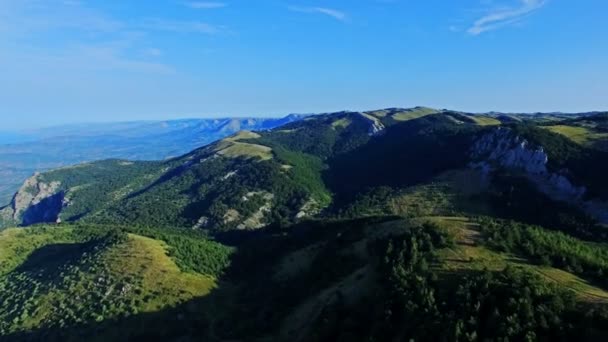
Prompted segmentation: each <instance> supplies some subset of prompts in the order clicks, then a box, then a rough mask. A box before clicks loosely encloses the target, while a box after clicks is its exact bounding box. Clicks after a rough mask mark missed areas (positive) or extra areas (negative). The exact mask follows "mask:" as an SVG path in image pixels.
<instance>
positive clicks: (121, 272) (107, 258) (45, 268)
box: [0, 227, 216, 334]
mask: <svg viewBox="0 0 608 342" xmlns="http://www.w3.org/2000/svg"><path fill="white" fill-rule="evenodd" d="M74 233H75V232H74V229H73V228H71V227H65V228H64V227H60V228H55V227H53V228H44V227H36V228H28V229H9V230H6V231H4V232H2V233H1V234H0V251H1V254H0V265H1V272H2V274H1V276H0V289H1V290H2V291H1V294H0V305H1V306H0V330H1V331H2V333H5V334H6V333H14V332H19V331H25V330H30V329H34V328H38V329H39V328H50V327H53V328H59V327H62V326H70V325H72V324H81V323H87V322H96V321H97V322H100V321H103V320H106V319H112V318H118V317H123V316H125V315H132V314H137V313H146V312H156V311H159V310H163V309H166V308H170V307H174V306H177V305H179V304H181V303H184V302H187V301H190V300H192V299H194V298H200V297H203V296H205V295H207V294H208V293H209V292H210V291H211V290H212V289H213V288H215V286H216V280H215V278H214V277H212V276H208V275H202V274H199V273H195V272H188V273H185V272H183V271H181V270H180V268H179V267H178V266H177V265H176V262H175V260H173V259H172V258H170V257H169V256H168V246H167V244H166V243H165V242H163V241H159V240H155V239H151V238H147V237H143V236H139V235H134V234H129V235H128V236H127V237H126V239H125V240H124V241H121V242H118V243H116V244H112V245H109V246H95V247H94V248H89V247H83V246H85V245H86V242H85V243H83V242H81V241H79V240H81V239H80V238H79V237H78V235H77V234H74Z"/></svg>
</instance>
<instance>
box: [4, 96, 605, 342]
mask: <svg viewBox="0 0 608 342" xmlns="http://www.w3.org/2000/svg"><path fill="white" fill-rule="evenodd" d="M286 121H288V122H283V123H284V124H282V125H280V124H281V123H276V126H277V127H276V128H272V129H267V128H269V127H252V128H254V129H253V130H243V128H247V127H244V126H243V125H241V126H239V127H238V132H236V133H234V134H231V135H229V136H226V137H222V138H221V139H219V140H217V141H214V142H212V143H210V144H205V142H200V141H199V144H198V145H196V144H195V143H194V142H192V141H191V140H187V139H186V140H174V142H175V145H171V143H166V141H172V140H161V141H165V143H163V144H161V143H158V144H157V145H154V144H152V143H150V145H149V146H148V147H147V149H156V148H157V147H158V148H160V146H161V145H162V146H165V145H168V146H178V145H180V144H185V143H184V141H188V144H190V145H187V146H190V147H191V148H192V150H191V151H188V152H185V153H183V154H180V153H177V151H181V150H179V149H178V147H174V148H173V149H172V150H170V151H169V149H167V150H166V151H167V152H165V154H163V156H162V157H159V159H162V158H163V157H164V156H168V155H171V156H173V157H172V158H169V159H162V160H158V161H137V160H130V159H129V158H127V159H124V158H115V159H106V160H101V161H93V162H88V163H82V164H78V165H73V166H66V167H63V168H59V169H53V170H48V171H45V172H42V173H37V174H35V175H33V176H31V177H30V178H28V179H27V180H26V181H25V182H24V183H23V185H21V186H20V188H19V190H18V191H17V192H16V194H15V195H14V196H13V197H12V201H11V202H10V204H8V205H7V206H5V207H3V208H1V209H0V227H2V228H3V229H4V230H3V231H1V232H0V290H1V291H0V335H1V336H2V337H3V338H4V339H6V340H9V341H12V340H14V341H21V340H50V341H52V340H58V341H66V340H68V341H72V340H73V341H78V340H99V341H105V340H117V341H122V340H148V339H161V340H170V341H173V340H174V341H194V340H208V341H227V340H231V341H403V340H408V341H409V340H430V341H436V340H446V341H477V340H480V341H485V340H504V341H507V340H511V341H520V340H527V341H535V340H543V341H553V340H572V339H578V340H589V341H594V340H604V339H606V338H608V281H607V280H606V274H608V231H607V230H606V229H607V224H608V178H607V177H606V175H607V174H608V144H607V143H608V113H601V112H598V113H582V114H572V115H565V114H559V113H552V114H535V115H513V114H501V113H489V114H470V113H463V112H456V111H450V110H434V109H429V108H422V107H417V108H412V109H398V108H392V109H384V110H376V111H368V112H350V111H345V112H339V113H331V114H322V115H312V116H307V117H297V118H294V117H289V118H288V119H286ZM279 125H280V126H279ZM176 132H177V130H176ZM233 132H234V130H233ZM168 135H172V134H171V133H168ZM175 135H176V136H177V134H175ZM218 138H219V136H218ZM176 139H177V138H176ZM135 140H137V139H135ZM148 141H152V140H148ZM195 145H196V146H195ZM179 148H185V147H184V146H180V147H179ZM157 152H158V151H148V152H146V153H151V154H149V155H147V156H151V157H153V155H152V153H157ZM125 153H127V152H125ZM127 157H128V155H127ZM132 159H137V158H132ZM143 159H148V158H143ZM87 160H88V159H87Z"/></svg>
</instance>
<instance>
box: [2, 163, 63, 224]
mask: <svg viewBox="0 0 608 342" xmlns="http://www.w3.org/2000/svg"><path fill="white" fill-rule="evenodd" d="M60 186H61V184H60V183H59V182H49V183H47V182H44V181H43V180H42V179H41V175H40V174H35V175H34V176H32V177H30V178H28V179H27V180H26V181H25V183H23V185H22V186H21V188H20V189H19V191H18V192H17V193H16V194H15V196H14V197H13V200H12V202H11V204H10V205H9V206H7V207H5V208H3V209H2V210H1V211H0V218H1V221H2V222H0V224H1V225H4V226H6V225H10V224H18V225H31V224H36V223H43V222H57V221H58V219H59V214H60V212H61V209H62V208H63V205H64V197H65V196H64V192H63V191H60V190H59V188H60Z"/></svg>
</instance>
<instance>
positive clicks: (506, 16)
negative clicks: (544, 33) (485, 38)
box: [467, 0, 549, 36]
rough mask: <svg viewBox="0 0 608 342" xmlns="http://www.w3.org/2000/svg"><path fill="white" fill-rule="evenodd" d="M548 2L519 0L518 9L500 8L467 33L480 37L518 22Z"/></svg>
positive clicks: (484, 17) (544, 0) (478, 22)
mask: <svg viewBox="0 0 608 342" xmlns="http://www.w3.org/2000/svg"><path fill="white" fill-rule="evenodd" d="M548 1H549V0H520V6H519V7H510V8H501V9H497V10H494V11H491V12H489V13H488V14H486V15H485V16H483V17H481V18H480V19H478V20H477V21H475V23H474V24H473V26H471V27H470V28H469V29H468V30H467V32H468V33H469V34H472V35H475V36H476V35H480V34H482V33H484V32H488V31H492V30H496V29H499V28H501V27H504V26H506V25H510V24H513V23H516V22H518V21H520V20H521V19H522V18H524V17H525V16H527V15H529V14H531V13H533V12H535V11H537V10H539V9H541V8H542V7H543V6H545V5H546V4H547V3H548Z"/></svg>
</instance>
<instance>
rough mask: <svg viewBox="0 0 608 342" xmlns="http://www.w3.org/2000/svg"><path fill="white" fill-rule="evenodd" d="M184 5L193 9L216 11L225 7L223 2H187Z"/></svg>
mask: <svg viewBox="0 0 608 342" xmlns="http://www.w3.org/2000/svg"><path fill="white" fill-rule="evenodd" d="M184 5H186V6H188V7H190V8H194V9H216V8H223V7H226V6H227V5H226V3H224V2H212V1H189V2H185V3H184Z"/></svg>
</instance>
